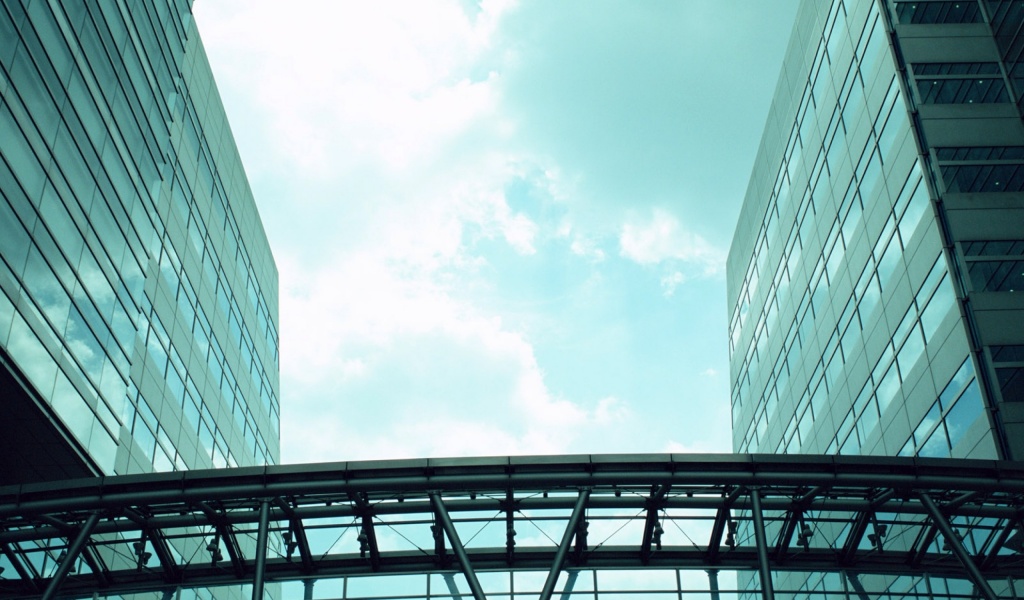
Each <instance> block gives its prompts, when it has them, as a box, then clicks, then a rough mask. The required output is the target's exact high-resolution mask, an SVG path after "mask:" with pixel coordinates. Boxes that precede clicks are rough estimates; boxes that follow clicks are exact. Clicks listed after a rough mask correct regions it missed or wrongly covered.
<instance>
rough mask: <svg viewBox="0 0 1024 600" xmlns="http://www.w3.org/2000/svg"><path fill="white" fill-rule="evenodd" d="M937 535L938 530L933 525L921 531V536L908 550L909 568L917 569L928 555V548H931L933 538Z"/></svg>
mask: <svg viewBox="0 0 1024 600" xmlns="http://www.w3.org/2000/svg"><path fill="white" fill-rule="evenodd" d="M938 533H939V529H938V528H937V527H936V526H935V524H934V523H933V524H932V525H929V526H928V527H925V528H923V529H922V530H921V534H920V535H919V536H918V539H917V541H916V543H915V544H914V545H913V546H912V547H911V548H910V552H909V557H908V559H907V564H908V565H910V566H911V567H915V568H916V567H918V566H920V565H921V561H923V560H924V557H925V556H926V555H927V554H928V548H929V547H931V545H932V543H933V542H934V541H935V536H936V535H937V534H938Z"/></svg>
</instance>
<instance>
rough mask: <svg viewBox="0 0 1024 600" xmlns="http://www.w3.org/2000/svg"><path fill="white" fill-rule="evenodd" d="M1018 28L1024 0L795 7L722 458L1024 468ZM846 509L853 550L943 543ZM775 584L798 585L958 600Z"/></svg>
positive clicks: (843, 581)
mask: <svg viewBox="0 0 1024 600" xmlns="http://www.w3.org/2000/svg"><path fill="white" fill-rule="evenodd" d="M1022 28H1024V2H1020V1H1019V0H1015V1H1001V0H966V1H964V0H960V1H946V0H931V1H929V0H916V1H912V2H910V1H902V0H831V1H823V0H804V1H803V2H802V3H801V6H800V9H799V11H798V16H797V22H796V24H795V26H794V31H793V34H792V38H791V41H790V45H789V49H788V51H787V55H786V59H785V63H784V65H783V68H782V73H781V75H780V77H779V83H778V85H777V89H776V94H775V98H774V100H773V104H772V107H771V110H770V114H769V118H768V123H767V125H766V128H765V132H764V136H763V138H762V143H761V147H760V149H759V152H758V155H757V159H756V163H755V166H754V169H753V174H752V176H751V179H750V184H749V187H748V190H747V195H746V198H745V200H744V204H743V208H742V211H741V216H740V219H739V223H738V225H737V229H736V235H735V238H734V241H733V244H732V248H731V250H730V255H729V261H728V269H727V273H728V275H727V278H728V284H727V285H728V299H729V310H730V319H729V344H730V346H729V351H730V376H731V379H732V398H731V400H732V417H733V448H734V449H735V450H736V451H739V452H769V453H817V454H822V453H824V454H837V453H838V454H873V455H900V456H921V457H958V458H984V459H990V458H1014V459H1018V460H1019V459H1021V458H1024V429H1022V423H1024V410H1022V409H1024V371H1022V367H1024V295H1022V294H1020V293H1019V292H1020V291H1022V290H1024V274H1022V273H1024V121H1022V118H1021V114H1022V113H1021V106H1022V105H1024V103H1022V98H1024V67H1022V65H1021V64H1020V62H1021V57H1022V52H1024V36H1022V33H1021V30H1022ZM819 516H825V515H819ZM836 516H837V517H839V518H843V517H850V516H855V515H851V514H849V513H837V514H836ZM859 517H860V518H861V523H862V526H863V528H864V529H863V531H866V532H867V533H868V535H864V536H863V538H862V539H860V541H859V545H858V548H859V549H860V550H863V551H867V552H871V551H873V550H874V551H881V550H882V549H883V548H885V549H887V550H909V549H912V548H919V549H922V551H923V550H928V549H932V548H934V550H935V551H937V552H939V551H945V549H944V548H942V547H941V545H939V544H940V543H939V541H937V539H936V538H935V536H932V537H930V538H921V537H919V536H915V535H914V534H913V531H914V527H919V526H920V525H921V523H922V521H921V519H923V518H924V517H921V519H899V518H896V517H894V516H893V515H891V514H886V513H882V512H877V513H876V512H872V511H870V510H869V511H865V512H863V513H861V514H860V515H859ZM969 525H970V523H967V522H964V523H954V527H958V526H959V527H966V526H969ZM809 533H810V534H811V535H813V536H814V538H815V540H816V542H817V543H823V544H826V545H829V546H830V547H833V548H843V547H844V546H845V545H846V544H847V538H848V537H849V536H851V535H853V534H852V533H851V532H850V528H849V527H843V526H838V525H837V526H836V527H828V526H816V527H815V528H814V529H813V530H812V531H809ZM748 534H749V532H743V531H741V532H740V533H739V535H748ZM768 534H769V538H770V539H772V540H775V539H777V537H778V535H779V531H778V530H777V528H776V529H772V528H769V531H768ZM964 543H965V544H966V545H967V546H968V548H969V551H970V552H971V553H972V554H973V555H975V556H977V555H978V552H979V548H981V547H982V545H983V544H984V543H985V540H982V539H973V538H970V539H969V538H965V539H964ZM773 578H774V579H775V580H776V583H777V585H778V586H779V587H780V588H785V589H801V590H803V591H802V592H801V593H800V594H797V595H795V596H796V597H814V596H816V595H817V594H835V595H838V596H839V597H843V596H846V597H867V596H868V595H871V596H872V597H874V594H866V593H864V591H863V590H864V589H874V590H884V591H885V593H886V594H888V595H887V596H886V597H899V598H902V597H950V596H953V595H957V594H966V595H971V594H972V590H971V586H970V584H969V583H966V582H965V581H964V580H962V579H961V580H956V579H948V580H947V579H943V578H940V577H931V578H928V577H924V578H921V577H910V576H893V575H887V576H882V575H872V576H864V575H862V576H860V577H859V578H858V576H856V575H852V574H849V573H847V574H844V575H843V576H842V577H834V578H832V579H831V580H830V579H829V578H827V577H821V576H810V577H808V576H807V575H806V574H798V573H788V574H787V573H782V572H778V573H775V574H774V577H773ZM754 579H755V578H753V577H747V576H741V578H740V580H741V581H740V587H741V588H745V589H747V590H750V591H753V590H754V589H756V587H757V583H756V581H755V580H754Z"/></svg>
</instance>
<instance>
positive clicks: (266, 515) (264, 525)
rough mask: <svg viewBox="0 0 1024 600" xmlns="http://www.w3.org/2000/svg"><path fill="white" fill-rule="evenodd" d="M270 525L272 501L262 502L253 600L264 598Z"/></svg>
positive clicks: (253, 582) (257, 537) (253, 579)
mask: <svg viewBox="0 0 1024 600" xmlns="http://www.w3.org/2000/svg"><path fill="white" fill-rule="evenodd" d="M269 525H270V503H269V502H267V501H266V500H264V501H262V502H260V523H259V529H258V530H257V533H256V567H255V572H254V573H253V575H252V600H263V576H264V574H265V572H266V569H267V530H268V529H269Z"/></svg>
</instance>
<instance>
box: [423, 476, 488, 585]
mask: <svg viewBox="0 0 1024 600" xmlns="http://www.w3.org/2000/svg"><path fill="white" fill-rule="evenodd" d="M430 503H431V504H432V505H433V506H434V512H436V513H437V516H438V517H439V518H440V519H441V526H442V527H444V532H445V533H447V534H448V542H449V543H450V544H451V545H452V552H454V553H455V558H457V559H459V565H460V566H461V567H462V573H463V575H465V576H466V583H468V584H469V589H470V591H471V592H473V597H474V598H476V600H486V596H484V590H483V588H482V587H480V582H479V581H478V580H477V578H476V573H475V572H474V571H473V565H471V564H469V556H467V555H466V549H465V548H464V547H463V546H462V540H460V539H459V532H457V531H455V524H454V523H452V518H451V517H450V516H448V509H447V508H445V507H444V502H442V501H441V495H440V494H439V493H437V492H431V493H430Z"/></svg>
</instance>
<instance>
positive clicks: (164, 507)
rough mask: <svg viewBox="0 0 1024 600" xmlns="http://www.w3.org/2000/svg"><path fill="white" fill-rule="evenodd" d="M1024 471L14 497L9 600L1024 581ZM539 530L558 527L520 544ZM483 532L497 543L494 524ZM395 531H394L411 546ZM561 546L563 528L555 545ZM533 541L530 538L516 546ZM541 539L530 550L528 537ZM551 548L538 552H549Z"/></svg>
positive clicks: (324, 472) (644, 462) (909, 467)
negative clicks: (616, 576)
mask: <svg viewBox="0 0 1024 600" xmlns="http://www.w3.org/2000/svg"><path fill="white" fill-rule="evenodd" d="M1022 516H1024V463H1012V462H995V461H963V460H936V459H931V460H929V459H912V458H874V457H843V456H835V457H825V456H768V455H680V454H672V455H642V456H641V455H586V456H550V457H505V458H462V459H423V460H403V461H374V462H347V463H328V464H312V465H294V466H293V465H289V466H274V467H265V468H240V469H226V470H210V471H190V472H177V473H160V474H151V475H129V476H119V477H104V478H97V479H89V480H74V481H69V482H61V483H53V484H34V485H23V486H11V487H5V488H0V550H2V555H0V565H7V566H8V567H11V568H8V569H5V570H4V572H3V573H2V574H0V598H3V599H20V598H40V597H41V598H43V599H44V600H49V599H51V598H54V597H56V596H57V595H58V594H59V595H60V596H61V597H87V596H92V595H93V594H94V593H97V594H100V595H118V594H127V593H135V592H147V591H163V592H165V593H166V592H168V591H169V590H174V589H177V588H196V587H215V586H222V585H231V584H249V585H251V586H252V590H253V597H254V598H262V597H263V589H264V586H265V584H266V583H269V582H281V581H294V580H305V581H312V580H320V579H329V578H336V577H343V576H358V575H367V576H371V575H375V574H377V575H384V574H398V573H434V572H436V573H445V574H451V573H457V572H461V574H462V576H464V577H465V579H466V582H467V584H468V587H469V589H470V590H471V592H472V594H473V595H474V597H476V598H478V599H482V598H484V596H485V594H486V591H485V590H484V589H483V587H482V586H481V584H480V581H479V579H478V577H477V573H480V572H485V571H506V572H507V571H518V570H534V571H536V570H542V571H546V572H547V573H548V575H547V579H546V583H545V585H544V587H543V589H542V591H541V599H542V600H549V599H550V597H551V596H552V594H553V593H554V592H555V587H556V583H557V581H558V577H559V575H560V573H561V572H562V571H563V570H566V569H574V570H575V569H580V568H586V569H598V570H600V569H643V568H648V569H666V568H670V569H695V570H706V571H708V572H709V574H715V576H714V577H715V578H714V579H713V586H717V573H718V571H719V570H739V571H749V572H751V573H754V574H756V577H757V579H758V580H759V581H760V586H759V587H758V588H757V589H758V590H760V592H759V593H760V594H761V595H762V596H763V597H764V598H772V597H773V581H772V579H773V576H775V577H778V576H779V574H780V573H784V572H787V571H795V572H842V573H844V574H845V575H846V576H848V577H849V576H850V574H853V575H854V576H857V575H860V574H881V575H911V576H915V575H922V574H929V575H930V576H936V577H946V578H955V579H966V580H969V581H970V582H972V584H973V586H974V589H975V593H976V594H977V595H979V596H981V597H984V598H996V597H997V593H996V592H995V591H994V590H993V583H992V582H997V583H998V582H1000V581H1002V582H1003V583H1005V581H1006V580H1007V578H1012V577H1019V574H1020V573H1022V572H1024V556H1022V554H1021V547H1022V544H1021V541H1022V539H1024V532H1022V531H1021V518H1022ZM527 528H529V529H530V530H531V531H533V533H536V532H537V531H540V532H541V533H543V535H533V536H532V537H530V539H529V540H524V538H526V537H527V536H519V537H518V538H517V535H519V534H517V531H518V532H522V531H524V530H527ZM481 532H483V533H481ZM396 533H397V535H396ZM549 533H550V534H551V535H548V534H549ZM517 540H518V543H517ZM530 540H533V541H530ZM537 540H541V541H537Z"/></svg>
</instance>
